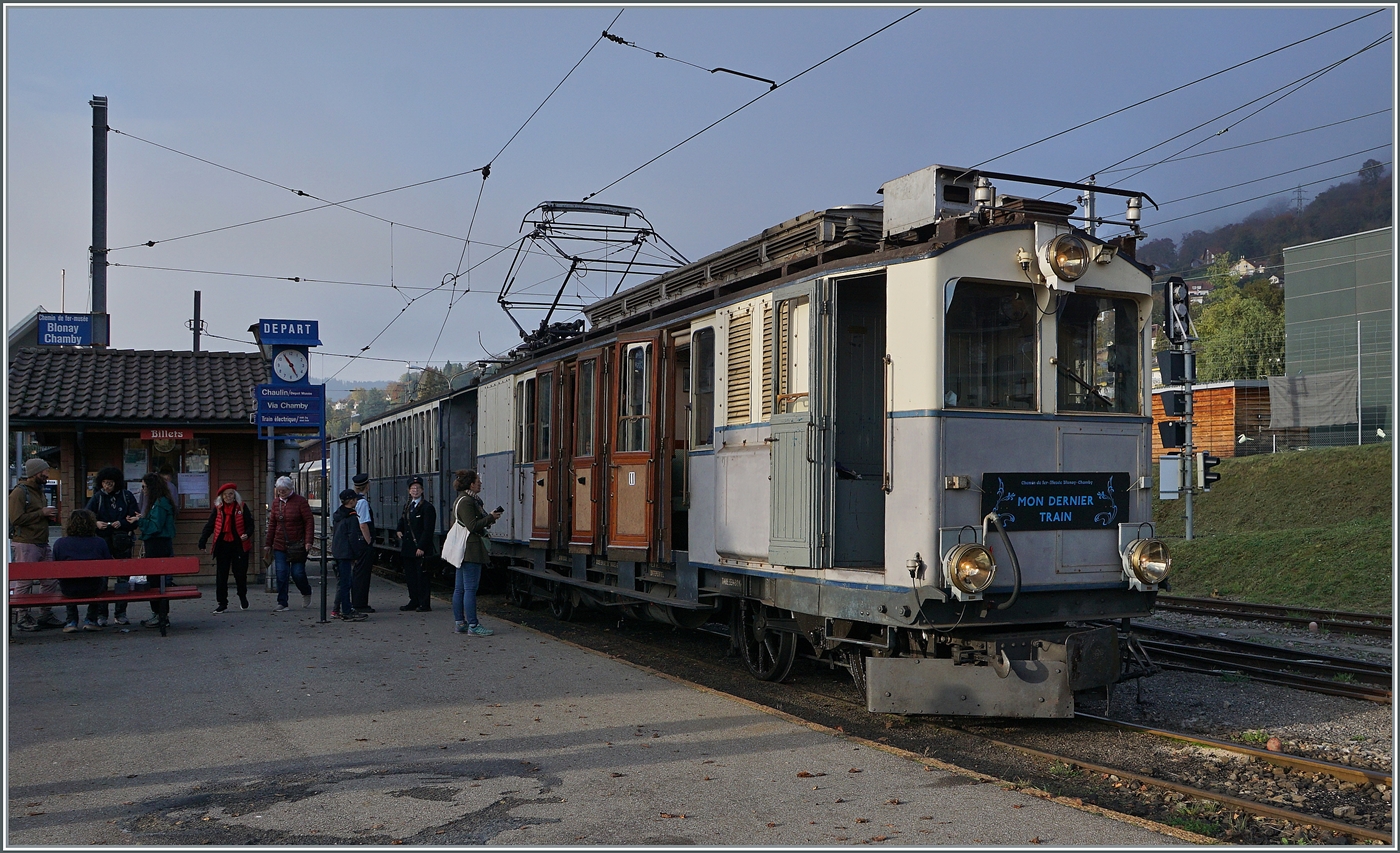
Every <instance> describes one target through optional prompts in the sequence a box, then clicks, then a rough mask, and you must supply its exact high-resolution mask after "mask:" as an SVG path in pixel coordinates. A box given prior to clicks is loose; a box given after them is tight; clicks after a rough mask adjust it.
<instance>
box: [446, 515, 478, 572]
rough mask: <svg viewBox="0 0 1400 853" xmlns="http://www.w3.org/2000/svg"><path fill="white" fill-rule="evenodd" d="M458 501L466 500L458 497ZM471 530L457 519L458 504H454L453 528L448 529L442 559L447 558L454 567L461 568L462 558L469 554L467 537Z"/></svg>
mask: <svg viewBox="0 0 1400 853" xmlns="http://www.w3.org/2000/svg"><path fill="white" fill-rule="evenodd" d="M457 500H458V501H462V500H465V499H464V498H458V499H457ZM470 533H471V531H469V530H467V528H466V526H465V525H463V524H462V523H461V522H460V521H458V520H457V504H453V505H452V529H451V530H449V531H447V538H446V539H445V540H443V543H442V559H444V560H446V561H447V562H448V563H450V564H451V565H452V567H453V568H461V567H462V560H463V559H464V558H465V557H466V554H467V537H468V536H469V535H470Z"/></svg>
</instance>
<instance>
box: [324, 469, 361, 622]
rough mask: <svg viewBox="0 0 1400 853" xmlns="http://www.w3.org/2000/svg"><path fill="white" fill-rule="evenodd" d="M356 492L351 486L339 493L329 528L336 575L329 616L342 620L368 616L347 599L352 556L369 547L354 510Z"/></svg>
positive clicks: (352, 561)
mask: <svg viewBox="0 0 1400 853" xmlns="http://www.w3.org/2000/svg"><path fill="white" fill-rule="evenodd" d="M359 498H360V496H359V495H358V494H356V492H355V490H354V489H346V490H345V491H343V492H341V493H340V509H337V510H336V511H335V517H334V522H335V526H334V527H333V528H331V529H332V530H333V531H334V532H333V533H332V534H331V556H332V557H333V558H335V573H336V576H337V578H338V579H339V581H338V583H337V584H336V588H335V610H334V611H332V613H331V616H332V617H336V618H340V619H343V620H345V621H346V622H358V621H360V620H361V619H367V618H369V616H368V614H366V613H361V612H358V611H356V610H355V608H354V606H352V605H351V603H350V587H351V585H352V580H353V578H354V573H355V558H356V557H358V556H359V555H360V554H361V553H362V552H364V551H366V550H368V549H369V544H368V543H367V542H365V540H364V537H363V536H362V535H361V534H360V517H359V515H358V514H357V513H356V512H355V504H356V502H357V501H359Z"/></svg>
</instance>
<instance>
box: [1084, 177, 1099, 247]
mask: <svg viewBox="0 0 1400 853" xmlns="http://www.w3.org/2000/svg"><path fill="white" fill-rule="evenodd" d="M1097 177H1098V175H1090V176H1089V180H1087V181H1085V183H1087V184H1089V185H1091V186H1092V185H1093V184H1094V183H1095V180H1094V179H1095V178H1097ZM1084 230H1085V231H1088V232H1089V236H1090V237H1095V236H1097V234H1098V225H1097V224H1096V223H1095V222H1094V191H1093V190H1089V191H1088V192H1086V193H1084Z"/></svg>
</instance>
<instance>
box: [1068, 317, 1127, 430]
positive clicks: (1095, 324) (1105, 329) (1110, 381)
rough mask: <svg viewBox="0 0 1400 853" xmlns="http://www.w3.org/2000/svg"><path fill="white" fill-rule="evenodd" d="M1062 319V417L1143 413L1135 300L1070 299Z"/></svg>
mask: <svg viewBox="0 0 1400 853" xmlns="http://www.w3.org/2000/svg"><path fill="white" fill-rule="evenodd" d="M1063 298H1064V300H1065V304H1064V307H1063V308H1062V309H1061V311H1060V317H1059V350H1058V353H1057V355H1058V361H1059V364H1058V366H1057V372H1058V374H1059V375H1058V379H1057V386H1058V388H1059V401H1060V411H1069V412H1117V413H1120V414H1125V415H1136V414H1138V413H1139V412H1140V411H1141V410H1142V399H1141V397H1142V390H1141V386H1140V385H1139V383H1138V375H1139V374H1140V373H1141V372H1142V367H1141V363H1142V358H1141V357H1140V355H1139V345H1138V341H1139V334H1138V322H1137V320H1138V306H1137V302H1135V301H1134V300H1132V299H1113V298H1109V297H1106V296H1094V295H1091V294H1088V293H1070V294H1066V295H1065V296H1064V297H1063Z"/></svg>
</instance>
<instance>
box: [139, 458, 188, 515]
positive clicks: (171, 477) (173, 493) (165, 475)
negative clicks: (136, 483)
mask: <svg viewBox="0 0 1400 853" xmlns="http://www.w3.org/2000/svg"><path fill="white" fill-rule="evenodd" d="M156 473H158V474H160V478H161V479H162V480H164V481H165V489H166V491H168V492H170V505H171V506H173V507H175V508H176V509H179V508H180V487H179V486H178V485H176V483H175V469H174V468H171V467H170V465H169V463H166V464H164V465H161V466H160V468H159V470H157V472H156ZM141 480H142V482H145V478H144V477H143V478H141ZM149 508H150V502H149V501H148V500H147V497H146V493H145V492H142V493H141V514H142V515H145V514H146V510H147V509H149Z"/></svg>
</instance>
